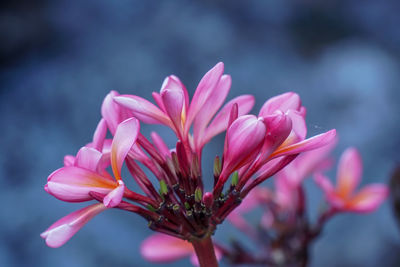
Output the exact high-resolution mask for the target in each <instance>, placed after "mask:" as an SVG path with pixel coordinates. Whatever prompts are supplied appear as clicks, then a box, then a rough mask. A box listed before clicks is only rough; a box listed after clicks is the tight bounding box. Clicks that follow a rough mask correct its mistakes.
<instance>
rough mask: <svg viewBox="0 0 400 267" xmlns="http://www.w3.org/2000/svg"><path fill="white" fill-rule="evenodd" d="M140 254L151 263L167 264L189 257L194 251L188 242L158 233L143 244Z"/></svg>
mask: <svg viewBox="0 0 400 267" xmlns="http://www.w3.org/2000/svg"><path fill="white" fill-rule="evenodd" d="M140 253H141V254H142V256H143V257H144V258H145V259H146V260H148V261H150V262H159V263H166V262H172V261H175V260H179V259H182V258H185V257H188V256H189V255H191V254H193V253H194V249H193V246H192V244H190V243H189V242H188V241H184V240H181V239H178V238H175V237H172V236H169V235H165V234H158V233H157V234H154V235H152V236H150V237H149V238H147V239H146V240H144V241H143V242H142V245H141V246H140Z"/></svg>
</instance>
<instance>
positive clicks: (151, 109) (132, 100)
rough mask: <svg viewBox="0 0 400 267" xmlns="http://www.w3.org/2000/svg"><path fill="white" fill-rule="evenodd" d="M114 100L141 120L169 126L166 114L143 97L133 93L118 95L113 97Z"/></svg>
mask: <svg viewBox="0 0 400 267" xmlns="http://www.w3.org/2000/svg"><path fill="white" fill-rule="evenodd" d="M114 101H115V102H117V103H118V104H119V105H121V106H123V107H125V108H127V109H129V110H131V111H132V112H133V115H134V116H135V117H136V118H138V119H139V120H140V121H142V122H145V123H150V124H164V125H167V126H171V121H170V119H169V118H168V116H167V115H166V114H165V113H164V112H163V111H162V110H160V109H159V108H158V107H157V106H155V105H153V104H152V103H150V102H149V101H147V100H146V99H144V98H141V97H139V96H134V95H120V96H116V97H114Z"/></svg>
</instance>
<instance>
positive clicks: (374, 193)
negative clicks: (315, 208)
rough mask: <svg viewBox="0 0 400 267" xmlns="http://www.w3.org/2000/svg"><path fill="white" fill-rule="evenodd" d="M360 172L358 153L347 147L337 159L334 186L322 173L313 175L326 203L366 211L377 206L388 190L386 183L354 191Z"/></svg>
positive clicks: (340, 209)
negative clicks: (335, 182) (337, 164)
mask: <svg viewBox="0 0 400 267" xmlns="http://www.w3.org/2000/svg"><path fill="white" fill-rule="evenodd" d="M361 172H362V162H361V157H360V154H359V153H358V151H357V150H356V149H355V148H348V149H347V150H346V151H345V152H344V153H343V155H342V156H341V158H340V161H339V166H338V172H337V185H336V188H334V186H333V185H332V183H331V182H330V181H329V179H328V178H327V177H325V176H324V175H322V174H317V175H316V176H315V182H316V183H317V184H318V185H319V186H320V187H321V189H322V190H323V191H324V193H325V196H326V199H327V201H328V203H329V204H330V205H331V206H332V207H333V208H335V209H337V210H338V211H349V212H360V213H368V212H372V211H374V210H376V209H377V208H378V207H379V205H380V204H381V203H382V202H383V201H384V200H385V199H386V197H387V196H388V194H389V190H388V188H387V186H386V185H383V184H371V185H367V186H365V187H364V188H363V189H361V190H359V191H358V192H355V189H356V187H357V186H358V184H359V183H360V181H361Z"/></svg>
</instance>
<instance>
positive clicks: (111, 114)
mask: <svg viewBox="0 0 400 267" xmlns="http://www.w3.org/2000/svg"><path fill="white" fill-rule="evenodd" d="M118 95H119V94H118V92H117V91H111V92H110V93H109V94H108V95H107V96H106V97H105V98H104V100H103V104H102V105H101V115H102V116H103V118H104V120H105V121H106V122H107V126H108V128H109V129H110V132H111V133H112V134H114V133H115V130H116V129H117V126H118V124H119V123H120V122H121V115H120V107H119V106H118V105H117V104H116V103H115V102H114V100H113V98H114V97H115V96H118Z"/></svg>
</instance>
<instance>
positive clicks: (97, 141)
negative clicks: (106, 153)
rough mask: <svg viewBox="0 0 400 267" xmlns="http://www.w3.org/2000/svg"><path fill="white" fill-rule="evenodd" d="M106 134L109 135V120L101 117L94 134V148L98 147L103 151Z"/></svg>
mask: <svg viewBox="0 0 400 267" xmlns="http://www.w3.org/2000/svg"><path fill="white" fill-rule="evenodd" d="M106 135H107V122H106V120H105V119H101V120H100V122H99V124H98V125H97V128H96V131H95V132H94V135H93V142H92V147H93V148H94V149H97V150H98V151H102V149H103V145H104V140H105V139H106Z"/></svg>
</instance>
